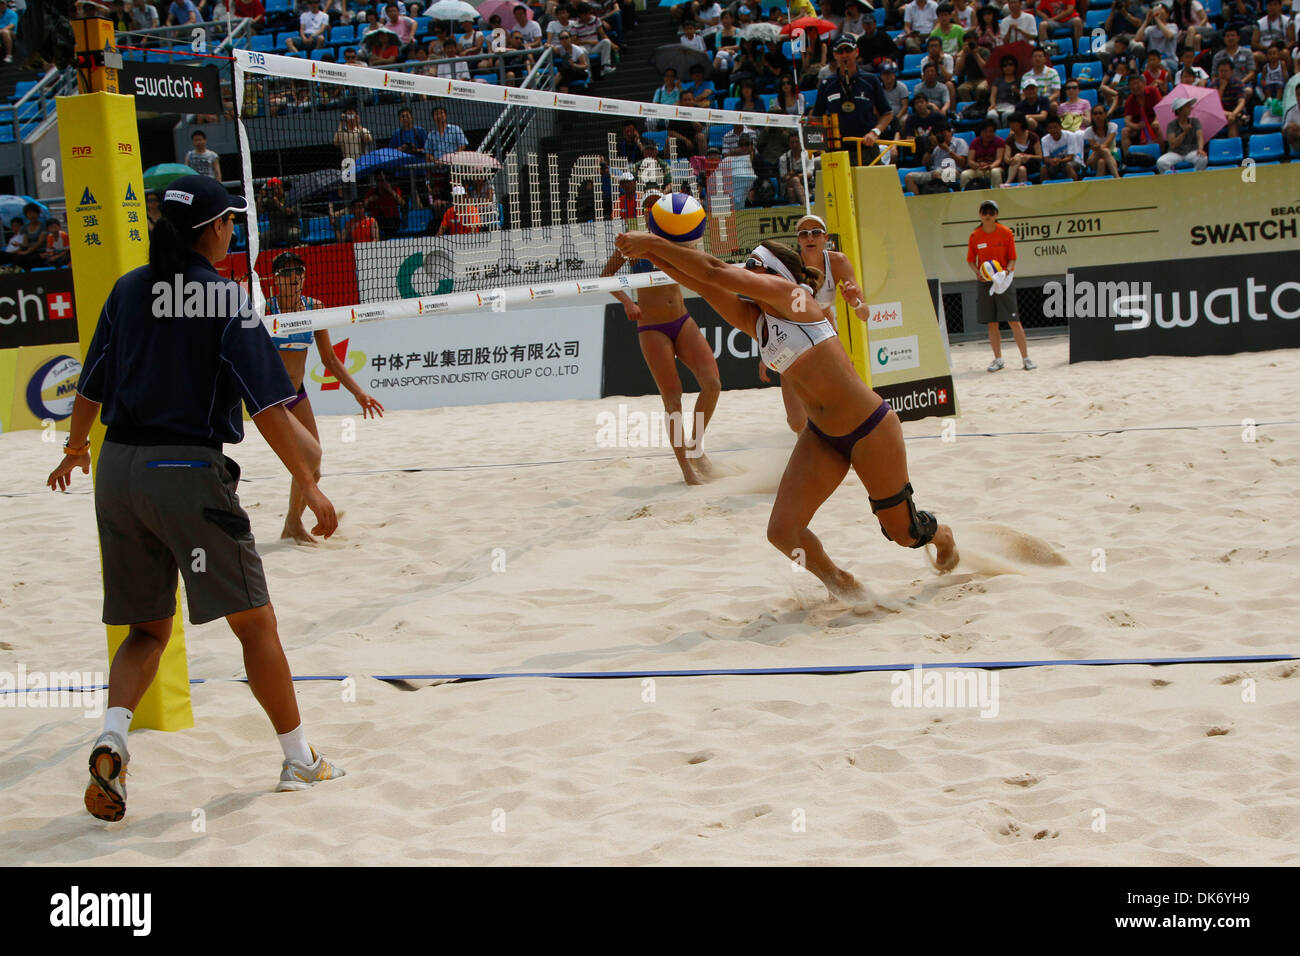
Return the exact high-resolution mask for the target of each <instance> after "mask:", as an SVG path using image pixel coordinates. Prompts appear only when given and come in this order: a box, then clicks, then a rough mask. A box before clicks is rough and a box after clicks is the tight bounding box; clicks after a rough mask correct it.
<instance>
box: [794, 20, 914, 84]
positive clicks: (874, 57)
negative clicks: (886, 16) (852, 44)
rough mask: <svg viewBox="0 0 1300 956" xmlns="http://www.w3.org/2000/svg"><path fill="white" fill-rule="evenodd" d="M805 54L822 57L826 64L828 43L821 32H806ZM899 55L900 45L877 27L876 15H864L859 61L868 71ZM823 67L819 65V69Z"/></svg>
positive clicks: (822, 64)
mask: <svg viewBox="0 0 1300 956" xmlns="http://www.w3.org/2000/svg"><path fill="white" fill-rule="evenodd" d="M804 46H805V48H806V50H805V53H804V56H805V57H813V58H816V59H820V61H821V66H825V65H826V44H825V43H823V42H822V41H821V34H820V33H818V32H817V31H816V30H809V31H808V32H807V33H805V34H804ZM897 57H898V46H897V45H896V44H895V43H894V41H893V40H891V39H889V34H888V33H886V32H885V31H884V30H881V29H878V28H877V27H876V18H875V17H864V18H863V20H862V33H861V35H859V36H858V63H859V64H861V65H862V66H863V67H864V68H866V69H867V70H868V71H870V70H876V71H879V70H880V64H882V63H884V62H885V61H886V60H889V61H890V62H891V63H892V62H893V61H894V60H896V59H897ZM820 68H821V67H820V66H819V67H818V69H820Z"/></svg>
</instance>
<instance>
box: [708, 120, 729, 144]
mask: <svg viewBox="0 0 1300 956" xmlns="http://www.w3.org/2000/svg"><path fill="white" fill-rule="evenodd" d="M727 129H728V127H726V126H723V125H722V124H720V123H715V124H714V125H712V126H710V127H709V145H710V146H717V147H718V148H719V149H721V148H722V137H724V136H726V135H727Z"/></svg>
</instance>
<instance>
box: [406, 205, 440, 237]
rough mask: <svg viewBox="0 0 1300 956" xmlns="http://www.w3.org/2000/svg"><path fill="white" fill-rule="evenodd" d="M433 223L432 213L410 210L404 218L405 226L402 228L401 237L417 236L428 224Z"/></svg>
mask: <svg viewBox="0 0 1300 956" xmlns="http://www.w3.org/2000/svg"><path fill="white" fill-rule="evenodd" d="M432 221H433V213H432V212H431V211H430V210H428V209H412V210H411V211H410V212H409V213H407V216H406V225H405V226H403V227H402V235H404V236H418V235H421V234H422V233H423V232H424V230H425V229H427V228H428V226H429V223H430V222H432Z"/></svg>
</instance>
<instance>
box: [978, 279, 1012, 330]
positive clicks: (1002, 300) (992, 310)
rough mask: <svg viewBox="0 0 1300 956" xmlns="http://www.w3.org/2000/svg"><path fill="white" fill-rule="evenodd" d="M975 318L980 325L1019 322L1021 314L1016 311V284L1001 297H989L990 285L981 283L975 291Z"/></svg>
mask: <svg viewBox="0 0 1300 956" xmlns="http://www.w3.org/2000/svg"><path fill="white" fill-rule="evenodd" d="M975 299H976V305H975V318H976V319H978V320H979V323H980V325H988V324H989V323H990V322H1019V321H1020V313H1019V312H1017V311H1016V284H1015V283H1014V282H1013V283H1011V288H1009V289H1007V291H1006V292H1003V293H1002V294H1001V295H989V284H988V283H987V282H981V283H980V284H979V288H977V289H976V290H975Z"/></svg>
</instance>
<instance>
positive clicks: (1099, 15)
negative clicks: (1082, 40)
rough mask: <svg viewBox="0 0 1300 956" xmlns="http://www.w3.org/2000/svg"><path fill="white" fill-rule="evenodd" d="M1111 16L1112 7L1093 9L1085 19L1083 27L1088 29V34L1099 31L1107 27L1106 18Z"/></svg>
mask: <svg viewBox="0 0 1300 956" xmlns="http://www.w3.org/2000/svg"><path fill="white" fill-rule="evenodd" d="M1109 16H1110V7H1093V8H1092V9H1090V10H1089V11H1088V13H1087V16H1085V17H1084V18H1083V25H1084V26H1085V27H1087V28H1088V32H1089V33H1091V32H1092V31H1093V30H1098V29H1100V28H1102V27H1104V26H1105V25H1106V18H1107V17H1109Z"/></svg>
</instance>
